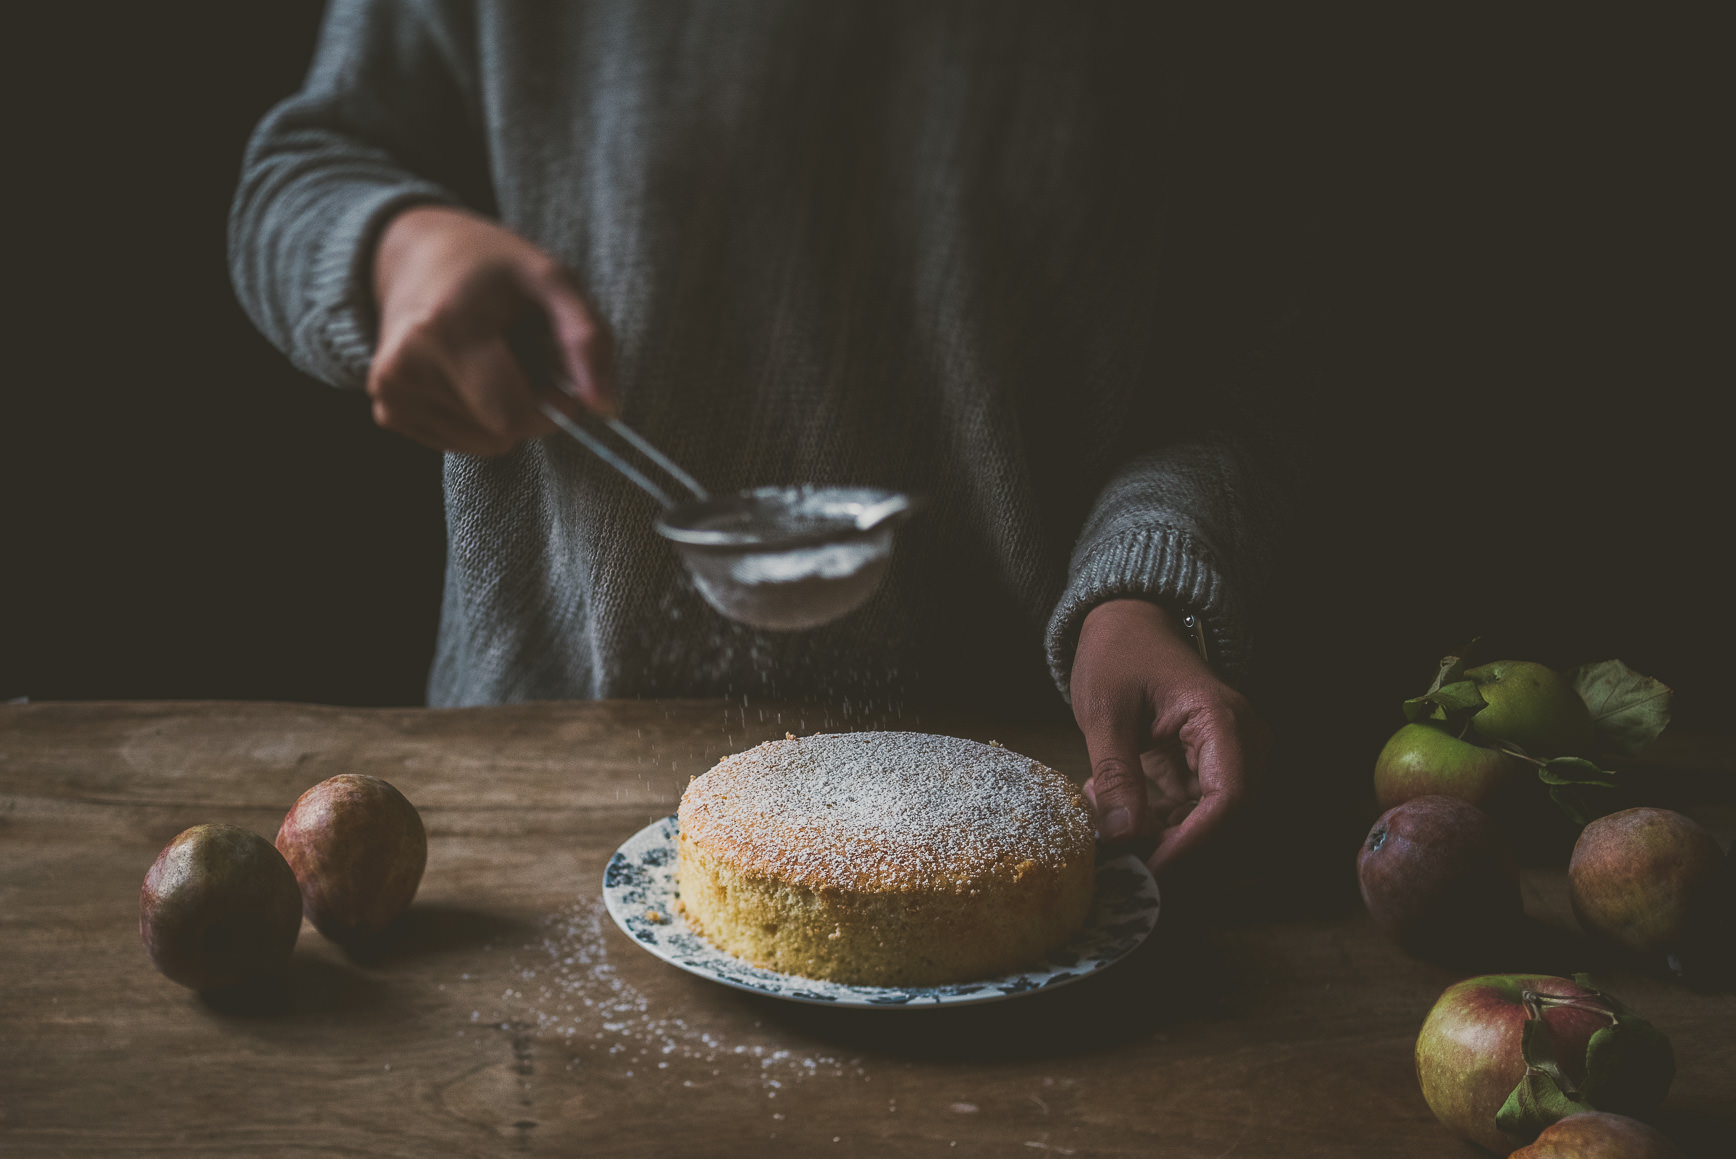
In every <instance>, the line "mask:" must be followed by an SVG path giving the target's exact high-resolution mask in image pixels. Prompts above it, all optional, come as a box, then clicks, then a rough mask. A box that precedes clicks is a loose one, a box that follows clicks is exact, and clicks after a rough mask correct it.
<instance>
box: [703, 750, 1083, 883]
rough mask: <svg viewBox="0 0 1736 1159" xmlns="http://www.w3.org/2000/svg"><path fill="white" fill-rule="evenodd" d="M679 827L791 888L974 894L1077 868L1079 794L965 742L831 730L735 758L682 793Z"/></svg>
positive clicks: (1028, 766)
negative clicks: (1031, 875)
mask: <svg viewBox="0 0 1736 1159" xmlns="http://www.w3.org/2000/svg"><path fill="white" fill-rule="evenodd" d="M680 824H681V831H682V834H683V836H684V837H687V838H689V839H691V840H693V841H696V842H698V843H699V844H701V845H703V846H705V847H707V848H710V849H712V850H714V851H715V852H717V853H719V854H721V855H723V856H725V857H727V859H728V860H729V861H731V862H733V863H734V864H736V865H737V866H741V867H752V871H755V872H758V873H764V874H765V875H766V876H768V877H775V878H777V879H778V880H781V881H785V882H789V883H791V884H795V885H800V886H804V887H806V888H808V889H813V890H818V891H821V892H822V893H823V892H825V891H827V890H829V889H836V890H846V891H861V890H871V891H875V892H891V893H898V892H903V891H906V890H919V891H933V890H942V891H945V890H959V891H969V890H972V889H975V888H978V887H980V886H981V885H983V884H985V883H988V882H992V881H995V880H1009V881H1010V880H1017V879H1018V878H1020V877H1023V876H1024V875H1025V874H1026V873H1028V872H1030V871H1031V870H1033V869H1040V870H1044V871H1049V872H1053V871H1057V870H1059V869H1061V868H1063V867H1065V866H1068V865H1077V864H1078V862H1079V859H1080V856H1081V853H1082V851H1089V850H1090V849H1091V846H1092V841H1093V827H1092V823H1091V814H1090V811H1089V808H1088V807H1087V805H1086V803H1085V800H1084V797H1083V795H1082V794H1081V793H1080V791H1079V790H1078V788H1077V787H1076V786H1074V785H1073V784H1072V782H1070V781H1069V780H1068V779H1067V778H1066V777H1065V776H1063V775H1062V774H1060V773H1058V772H1056V771H1055V770H1053V769H1050V768H1048V767H1046V766H1044V765H1042V764H1040V763H1038V762H1037V761H1034V760H1031V759H1030V758H1029V757H1025V756H1020V755H1019V754H1017V753H1014V752H1011V751H1009V750H1007V749H1004V748H1001V747H1000V746H999V745H991V744H982V743H979V742H977V741H970V740H962V739H959V738H957V737H946V736H934V735H930V734H927V733H914V732H852V733H828V734H821V735H818V736H809V737H801V738H795V737H788V738H786V739H784V740H781V741H768V742H766V743H765V744H762V745H759V746H758V747H756V748H752V749H749V750H747V751H746V752H743V753H738V754H736V755H735V756H732V757H726V758H725V759H724V760H722V761H721V762H719V764H718V765H717V766H716V767H715V768H713V769H711V770H710V771H709V772H707V773H705V774H704V775H703V776H701V777H699V778H698V779H696V780H695V781H693V782H692V784H690V785H689V786H688V788H687V791H686V792H685V793H684V794H683V795H682V799H681V812H680Z"/></svg>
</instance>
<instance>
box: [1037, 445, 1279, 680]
mask: <svg viewBox="0 0 1736 1159" xmlns="http://www.w3.org/2000/svg"><path fill="white" fill-rule="evenodd" d="M1255 446H1256V444H1254V443H1253V442H1251V441H1249V440H1246V439H1242V438H1237V437H1233V436H1230V435H1226V434H1221V433H1207V434H1202V435H1201V436H1199V437H1196V438H1193V439H1189V440H1186V441H1182V442H1177V443H1174V444H1171V445H1168V446H1165V447H1163V448H1161V449H1159V450H1155V451H1151V452H1148V453H1146V454H1144V455H1141V456H1139V457H1137V458H1135V459H1133V460H1131V461H1129V462H1128V463H1126V464H1125V465H1123V466H1122V468H1121V469H1120V470H1119V471H1117V472H1116V473H1115V474H1114V475H1113V476H1112V477H1111V478H1110V480H1109V482H1108V484H1107V485H1106V486H1105V487H1104V489H1103V491H1102V493H1101V494H1100V495H1099V496H1098V498H1097V501H1096V502H1095V504H1093V506H1092V510H1091V513H1090V515H1089V516H1088V517H1087V519H1086V521H1085V525H1084V527H1083V529H1082V530H1081V532H1080V535H1079V538H1078V541H1077V543H1076V545H1075V547H1074V549H1073V555H1072V560H1071V563H1070V566H1069V568H1068V579H1067V586H1066V588H1065V590H1064V591H1063V593H1062V596H1061V599H1060V601H1059V602H1058V603H1057V605H1056V607H1055V610H1054V613H1053V615H1052V616H1051V617H1050V620H1049V627H1048V632H1047V638H1046V647H1047V651H1048V658H1049V668H1050V672H1051V673H1052V674H1053V676H1054V678H1055V682H1056V684H1057V686H1058V687H1059V688H1060V690H1061V695H1062V696H1063V697H1067V698H1068V699H1069V700H1070V699H1071V697H1070V696H1069V691H1068V686H1069V682H1070V680H1071V676H1072V668H1073V651H1074V649H1075V647H1076V646H1077V645H1078V642H1079V628H1080V625H1081V623H1082V622H1083V621H1084V619H1085V615H1086V613H1088V612H1089V611H1090V610H1091V609H1092V608H1093V607H1095V606H1096V605H1098V604H1100V603H1103V602H1105V601H1107V600H1112V599H1120V598H1138V599H1147V600H1152V601H1154V602H1157V603H1161V604H1164V605H1166V606H1168V607H1170V608H1172V609H1175V610H1177V611H1178V612H1183V613H1191V614H1193V615H1196V616H1199V617H1201V620H1202V624H1203V628H1204V630H1205V632H1206V642H1207V651H1208V652H1209V654H1210V657H1211V663H1212V666H1213V667H1214V668H1215V669H1216V670H1217V671H1218V672H1219V674H1220V675H1222V676H1223V677H1224V678H1225V679H1226V680H1228V681H1230V682H1231V683H1237V682H1239V681H1240V680H1241V679H1242V678H1243V677H1244V676H1245V674H1246V671H1247V664H1248V656H1249V651H1250V641H1251V637H1252V621H1253V615H1254V605H1255V603H1256V596H1257V593H1258V591H1259V590H1260V589H1261V588H1262V587H1263V585H1264V583H1265V582H1266V576H1265V572H1266V570H1267V568H1268V566H1269V562H1270V559H1271V557H1272V552H1271V547H1272V542H1271V541H1272V539H1273V538H1274V534H1275V527H1276V524H1277V522H1278V520H1279V513H1278V510H1277V503H1276V502H1275V501H1274V488H1273V486H1272V472H1271V471H1269V470H1268V469H1267V468H1268V466H1269V464H1267V463H1265V462H1264V461H1263V456H1262V454H1261V452H1260V451H1258V450H1256V449H1255Z"/></svg>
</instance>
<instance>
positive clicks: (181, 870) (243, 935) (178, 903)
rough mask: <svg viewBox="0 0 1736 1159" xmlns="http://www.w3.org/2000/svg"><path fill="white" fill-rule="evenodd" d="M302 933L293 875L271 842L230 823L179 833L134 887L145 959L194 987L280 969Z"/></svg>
mask: <svg viewBox="0 0 1736 1159" xmlns="http://www.w3.org/2000/svg"><path fill="white" fill-rule="evenodd" d="M300 933H301V894H300V892H298V890H297V889H296V884H295V874H293V873H291V872H290V868H289V866H288V865H286V864H285V863H284V860H283V857H282V856H281V855H280V854H279V853H278V852H277V850H275V849H273V848H272V847H271V843H270V842H269V841H267V840H266V839H265V838H263V837H261V836H259V835H258V834H257V833H250V832H248V831H247V830H246V829H241V828H238V827H236V826H234V825H195V826H193V827H192V828H191V829H188V830H186V831H184V832H182V833H181V834H180V835H179V836H177V837H176V838H175V839H174V840H173V841H171V842H169V844H168V845H166V846H164V848H163V851H162V852H161V853H159V854H157V860H156V862H155V863H154V864H153V865H152V866H151V868H150V871H149V872H148V873H146V874H145V883H144V885H143V886H142V887H141V888H140V890H139V937H140V939H142V940H143V941H144V943H145V951H146V952H147V953H148V954H150V957H151V964H152V965H154V966H156V968H157V969H158V970H160V971H162V973H163V975H164V976H165V977H167V978H168V979H169V980H170V981H173V982H179V983H180V984H181V985H183V986H187V987H191V988H192V989H194V990H200V991H205V990H221V989H224V988H226V987H230V986H235V985H239V984H240V983H243V982H249V981H253V980H255V979H258V978H263V977H266V976H268V975H270V974H273V973H275V972H277V971H278V970H281V969H282V968H283V966H284V964H285V963H286V962H288V961H289V954H290V951H291V950H293V949H294V948H295V940H296V937H297V935H299V934H300Z"/></svg>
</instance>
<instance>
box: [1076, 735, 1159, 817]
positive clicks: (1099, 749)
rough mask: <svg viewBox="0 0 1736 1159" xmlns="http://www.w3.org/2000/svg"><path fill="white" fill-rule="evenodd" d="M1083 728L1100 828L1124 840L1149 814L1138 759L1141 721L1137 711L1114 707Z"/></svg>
mask: <svg viewBox="0 0 1736 1159" xmlns="http://www.w3.org/2000/svg"><path fill="white" fill-rule="evenodd" d="M1082 731H1083V732H1084V734H1085V749H1086V752H1088V753H1089V754H1090V757H1091V786H1092V797H1093V800H1094V802H1095V804H1096V806H1097V831H1098V832H1099V833H1101V834H1102V835H1103V837H1104V839H1105V840H1109V841H1124V840H1126V839H1127V838H1129V837H1133V836H1134V835H1136V834H1137V833H1138V832H1139V826H1140V822H1141V821H1142V820H1143V819H1144V817H1145V815H1146V796H1145V769H1144V766H1143V765H1141V764H1140V760H1139V746H1140V742H1141V741H1142V740H1143V739H1144V738H1143V736H1142V728H1141V723H1140V721H1139V719H1138V717H1137V715H1131V714H1128V713H1126V712H1124V711H1122V712H1118V711H1114V710H1111V711H1109V712H1107V713H1103V714H1094V715H1093V717H1092V722H1091V724H1090V726H1089V727H1087V728H1085V729H1083V730H1082Z"/></svg>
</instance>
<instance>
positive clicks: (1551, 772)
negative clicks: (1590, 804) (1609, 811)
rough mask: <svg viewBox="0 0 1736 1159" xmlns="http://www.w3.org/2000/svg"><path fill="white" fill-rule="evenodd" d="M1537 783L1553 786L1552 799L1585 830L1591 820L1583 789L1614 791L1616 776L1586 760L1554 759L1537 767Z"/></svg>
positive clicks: (1550, 791) (1550, 788)
mask: <svg viewBox="0 0 1736 1159" xmlns="http://www.w3.org/2000/svg"><path fill="white" fill-rule="evenodd" d="M1537 779H1538V780H1540V781H1542V782H1543V783H1544V784H1545V785H1548V786H1549V799H1550V800H1551V801H1554V802H1555V807H1556V808H1557V809H1560V810H1561V811H1562V812H1563V813H1564V814H1566V816H1567V819H1568V820H1569V821H1571V822H1573V823H1574V824H1575V825H1578V826H1580V827H1581V828H1583V827H1584V826H1585V825H1586V824H1587V823H1588V822H1590V820H1591V810H1589V809H1588V808H1586V804H1585V798H1584V797H1583V796H1582V795H1581V793H1580V790H1582V789H1613V788H1615V774H1613V773H1609V772H1606V771H1604V770H1603V769H1600V768H1598V767H1597V766H1596V765H1594V764H1592V763H1591V762H1590V761H1588V760H1586V759H1585V758H1584V757H1554V758H1552V759H1550V760H1547V761H1544V762H1543V763H1542V764H1540V765H1538V767H1537Z"/></svg>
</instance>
